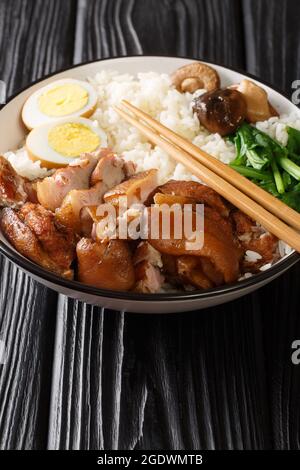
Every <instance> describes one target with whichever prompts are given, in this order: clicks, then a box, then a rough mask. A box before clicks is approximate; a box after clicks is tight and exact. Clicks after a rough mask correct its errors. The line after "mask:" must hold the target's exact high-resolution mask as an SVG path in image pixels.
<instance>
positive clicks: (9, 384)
mask: <svg viewBox="0 0 300 470" xmlns="http://www.w3.org/2000/svg"><path fill="white" fill-rule="evenodd" d="M73 5H74V2H73V1H69V0H67V1H64V2H60V1H58V0H52V1H51V2H48V3H47V8H45V2H43V1H41V0H37V1H34V2H33V1H30V0H25V1H23V0H9V1H6V0H5V1H1V2H0V79H2V80H4V81H5V82H6V83H7V90H8V93H9V94H11V93H13V92H14V91H16V90H17V89H19V88H20V87H22V86H24V85H27V84H29V83H30V82H31V81H32V80H35V79H36V78H38V77H40V76H42V75H43V74H46V73H49V72H51V71H52V70H54V69H56V68H57V67H62V66H63V65H68V64H70V63H71V61H72V57H73V48H72V30H73V28H74V24H73V21H72V6H73ZM56 301H57V296H56V294H55V293H54V292H53V291H50V290H48V289H46V288H44V287H42V286H41V285H39V284H37V283H36V282H34V281H32V280H30V278H29V277H28V276H26V275H25V274H23V273H21V272H20V271H19V270H17V269H16V267H14V266H13V265H11V264H10V263H9V262H8V261H6V260H4V258H3V257H2V256H1V257H0V338H1V339H2V341H4V343H5V346H6V362H5V364H4V365H3V366H0V367H1V369H0V448H1V449H19V448H22V449H36V448H45V447H46V443H47V434H48V417H49V402H50V383H51V372H52V354H53V343H54V332H55V320H56V318H55V312H56Z"/></svg>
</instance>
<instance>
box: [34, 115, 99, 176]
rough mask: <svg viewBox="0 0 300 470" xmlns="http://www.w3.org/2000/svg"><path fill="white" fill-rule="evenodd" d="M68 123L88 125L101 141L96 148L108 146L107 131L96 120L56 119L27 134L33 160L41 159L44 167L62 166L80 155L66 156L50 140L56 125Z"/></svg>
mask: <svg viewBox="0 0 300 470" xmlns="http://www.w3.org/2000/svg"><path fill="white" fill-rule="evenodd" d="M67 123H76V124H82V125H84V126H87V127H88V128H89V129H91V131H93V132H94V133H95V134H97V135H98V137H99V140H100V143H99V146H98V147H97V148H96V149H95V150H97V149H98V148H100V147H101V148H102V147H107V137H106V134H105V132H104V131H103V130H102V129H101V128H100V127H99V126H98V124H97V123H96V122H95V121H92V120H90V119H86V118H81V117H75V118H63V119H56V120H55V121H54V122H50V123H47V124H43V125H42V126H38V127H36V128H34V129H33V130H32V131H31V132H30V133H29V134H28V136H27V139H26V150H27V152H28V155H29V157H30V158H31V160H33V161H40V162H41V166H42V167H46V168H49V169H50V168H61V167H63V166H66V165H69V164H70V163H71V162H73V161H74V160H76V158H78V157H79V156H80V155H77V156H76V157H66V156H65V155H62V154H60V153H59V152H57V151H56V150H54V149H53V148H52V147H51V146H50V145H49V141H48V134H49V132H50V131H51V130H52V129H53V128H54V127H56V126H59V125H61V124H67Z"/></svg>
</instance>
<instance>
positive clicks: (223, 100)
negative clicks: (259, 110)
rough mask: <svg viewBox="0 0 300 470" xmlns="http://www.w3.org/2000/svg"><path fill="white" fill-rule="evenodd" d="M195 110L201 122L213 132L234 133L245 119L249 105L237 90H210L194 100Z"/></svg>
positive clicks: (221, 133) (223, 134)
mask: <svg viewBox="0 0 300 470" xmlns="http://www.w3.org/2000/svg"><path fill="white" fill-rule="evenodd" d="M193 111H194V112H195V113H196V114H197V116H198V119H199V121H200V123H201V124H202V125H203V126H204V127H205V128H206V129H207V130H208V131H209V132H212V133H219V134H220V135H222V136H225V135H229V134H232V133H233V132H234V131H235V130H236V129H237V128H238V127H239V126H240V125H241V124H242V122H243V121H244V119H245V117H246V112H247V106H246V102H245V99H244V97H243V95H242V94H241V93H240V92H239V91H237V90H231V89H228V88H227V89H224V90H223V89H218V90H214V91H208V92H206V93H204V94H203V95H201V96H198V97H197V98H196V99H195V100H194V105H193Z"/></svg>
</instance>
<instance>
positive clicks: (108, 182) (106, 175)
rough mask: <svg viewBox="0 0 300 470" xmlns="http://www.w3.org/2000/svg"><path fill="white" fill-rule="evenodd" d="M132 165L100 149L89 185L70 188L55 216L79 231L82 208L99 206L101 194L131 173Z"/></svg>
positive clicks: (101, 198)
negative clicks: (80, 187)
mask: <svg viewBox="0 0 300 470" xmlns="http://www.w3.org/2000/svg"><path fill="white" fill-rule="evenodd" d="M132 171H134V166H133V165H130V164H129V163H126V162H125V161H124V160H123V158H121V157H118V156H116V155H115V154H114V153H112V152H110V151H105V152H104V151H102V152H101V156H100V159H99V161H98V163H97V165H96V167H95V168H94V170H93V172H92V173H91V176H90V184H91V187H87V188H82V189H72V190H71V191H69V193H68V194H67V195H66V196H65V198H64V199H63V201H62V203H61V206H60V207H59V208H58V209H57V210H56V218H57V220H59V221H60V222H61V223H62V224H63V225H65V226H66V227H69V228H70V229H73V230H74V231H75V232H76V233H81V232H82V230H81V228H82V224H83V223H84V222H83V221H82V209H84V208H85V207H88V206H99V205H100V204H101V203H102V202H103V195H104V194H105V193H106V192H107V191H108V190H110V189H111V188H113V187H115V186H117V185H118V184H119V183H121V181H123V180H124V179H125V178H128V177H129V176H130V175H131V172H132Z"/></svg>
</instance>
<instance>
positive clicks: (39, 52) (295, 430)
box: [0, 0, 300, 449]
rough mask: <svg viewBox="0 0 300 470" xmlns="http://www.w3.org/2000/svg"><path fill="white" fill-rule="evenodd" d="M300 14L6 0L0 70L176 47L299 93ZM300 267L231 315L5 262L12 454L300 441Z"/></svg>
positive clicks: (253, 5) (1, 427) (260, 1)
mask: <svg viewBox="0 0 300 470" xmlns="http://www.w3.org/2000/svg"><path fill="white" fill-rule="evenodd" d="M299 19H300V2H299V1H297V0H295V1H293V0H280V1H279V0H243V1H241V0H77V1H76V0H63V1H59V0H0V79H2V80H4V81H5V82H6V83H7V89H8V94H11V93H13V92H15V91H16V90H18V89H19V88H20V87H22V86H25V85H27V84H29V83H30V82H31V81H32V80H35V79H36V78H37V77H42V76H43V75H44V74H47V73H49V72H52V71H55V70H58V69H60V68H62V67H66V66H68V65H71V64H73V63H79V62H82V61H86V60H91V59H98V58H102V57H113V56H117V55H130V54H170V55H181V56H182V55H187V56H191V57H195V58H200V59H207V60H211V61H216V62H221V63H224V64H225V65H228V66H235V67H239V68H242V69H245V70H247V71H249V72H252V73H254V74H257V75H258V76H259V77H260V78H262V79H266V80H267V81H269V82H270V83H271V84H273V85H276V86H278V87H281V88H283V89H284V90H285V91H286V92H287V93H289V94H291V92H292V89H291V82H292V81H293V80H295V79H297V78H300V29H299ZM0 133H1V129H0ZM299 273H300V265H296V266H295V267H293V268H292V269H291V270H290V271H289V272H288V273H287V274H285V275H283V276H281V277H280V278H279V279H278V280H276V281H274V282H272V283H271V284H270V285H268V286H267V287H265V288H262V289H260V290H259V291H257V292H256V293H254V294H252V295H249V296H247V297H244V298H242V299H240V300H237V301H235V302H231V303H229V304H226V305H223V306H219V307H217V308H211V309H208V310H203V311H198V312H193V313H184V314H176V315H166V316H160V315H156V316H151V315H132V314H122V313H119V312H113V311H107V310H105V311H104V310H103V309H101V308H96V307H91V306H88V305H85V304H82V303H80V302H76V301H73V300H70V299H68V298H66V297H63V296H58V295H57V294H56V293H55V292H53V291H51V290H49V289H46V288H45V287H42V286H41V285H39V284H37V283H36V282H33V281H32V280H31V279H30V278H29V277H28V276H26V275H24V274H22V273H21V272H20V271H19V270H18V269H16V268H15V267H14V266H13V265H12V264H10V263H9V262H8V261H7V260H5V259H4V258H2V257H1V258H0V275H1V284H0V302H1V303H0V340H2V341H3V342H5V344H6V355H7V356H6V363H5V365H3V366H0V448H2V449H45V448H50V449H77V448H81V449H95V448H97V449H102V448H105V449H117V448H119V449H132V448H138V449H139V448H140V449H167V448H168V449H268V448H276V449H289V448H300V433H299V429H300V428H299V425H300V365H299V366H298V367H297V366H295V365H293V364H292V362H291V359H290V357H291V343H292V341H293V340H295V339H297V338H298V339H300V312H299V303H300V289H299V285H298V283H299Z"/></svg>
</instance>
